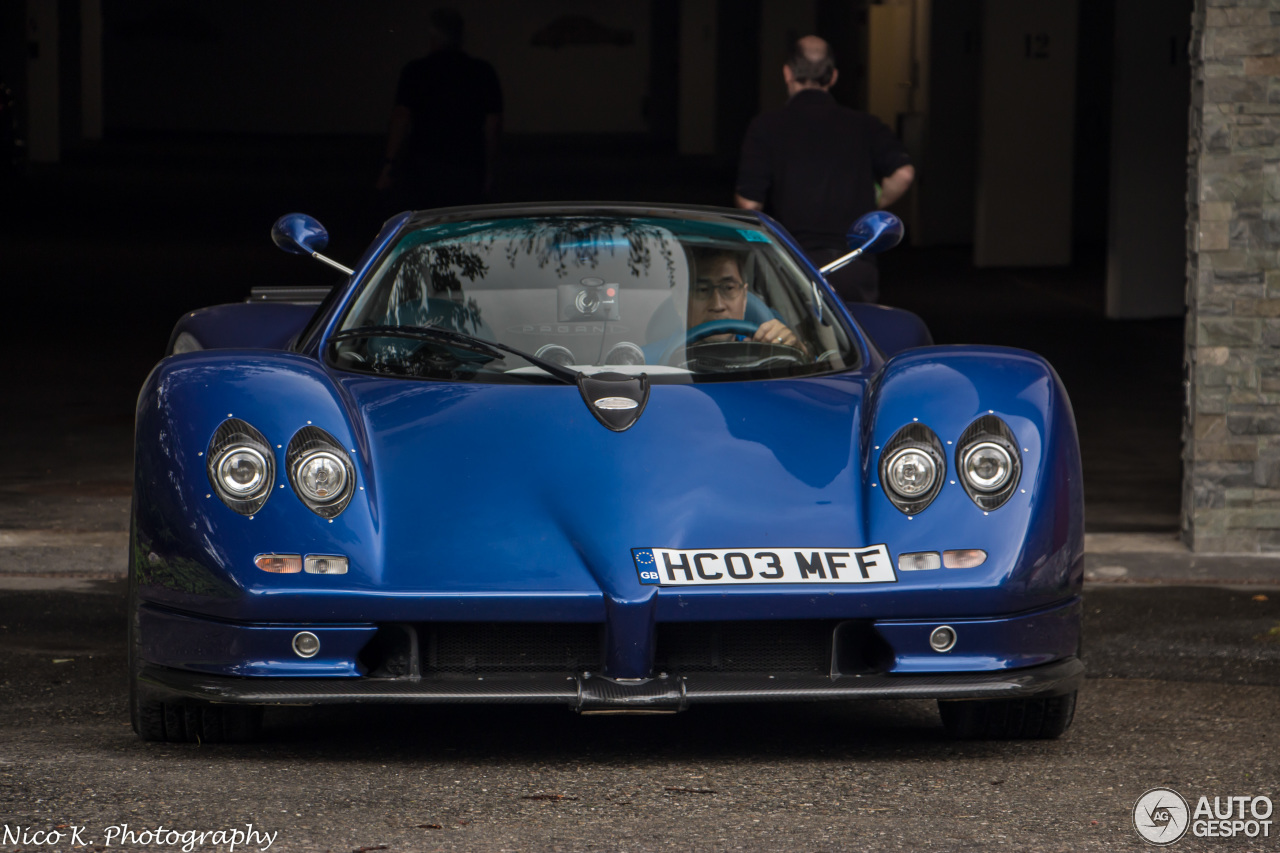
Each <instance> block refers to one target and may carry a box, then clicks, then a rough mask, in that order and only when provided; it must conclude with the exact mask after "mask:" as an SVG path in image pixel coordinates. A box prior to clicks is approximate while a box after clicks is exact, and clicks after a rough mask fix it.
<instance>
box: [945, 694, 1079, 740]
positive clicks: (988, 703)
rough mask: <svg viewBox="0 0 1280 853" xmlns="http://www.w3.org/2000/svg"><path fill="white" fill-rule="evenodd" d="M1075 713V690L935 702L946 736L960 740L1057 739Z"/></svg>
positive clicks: (1069, 724)
mask: <svg viewBox="0 0 1280 853" xmlns="http://www.w3.org/2000/svg"><path fill="white" fill-rule="evenodd" d="M1075 711H1076V691H1074V690H1073V691H1071V692H1070V693H1064V694H1062V695H1061V696H1044V697H1033V698H1030V699H979V700H944V699H939V700H938V712H939V713H940V714H941V715H942V725H943V728H945V729H946V730H947V734H949V735H951V736H952V737H954V738H961V739H963V740H1020V739H1032V738H1041V739H1052V738H1056V737H1061V736H1062V734H1063V733H1064V732H1065V731H1066V730H1067V729H1068V728H1069V727H1070V726H1071V720H1072V718H1073V717H1074V716H1075Z"/></svg>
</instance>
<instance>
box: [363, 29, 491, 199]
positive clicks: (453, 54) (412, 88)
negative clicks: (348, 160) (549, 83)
mask: <svg viewBox="0 0 1280 853" xmlns="http://www.w3.org/2000/svg"><path fill="white" fill-rule="evenodd" d="M429 20H430V28H429V29H428V33H427V44H428V46H429V52H428V54H427V55H426V56H425V57H423V58H422V59H417V60H414V61H413V62H410V63H409V64H408V65H406V66H405V67H404V70H403V71H401V72H400V83H399V85H398V86H397V87H396V105H395V108H394V109H393V110H392V111H391V130H390V133H389V136H388V139H387V159H386V162H385V163H383V167H382V173H381V174H380V175H379V176H378V182H377V188H378V189H379V190H383V191H387V192H389V194H390V195H391V199H390V201H391V202H393V203H394V204H395V205H396V206H397V208H402V207H403V208H427V207H448V206H450V205H457V204H475V203H477V202H480V201H482V200H484V197H485V196H486V195H488V193H489V191H490V190H491V189H492V186H493V179H494V169H495V166H496V164H497V155H498V135H499V134H500V133H501V131H502V88H501V87H500V86H499V84H498V75H497V74H496V73H495V72H494V70H493V66H492V65H490V64H489V63H487V62H484V61H483V60H480V59H475V58H473V57H470V56H468V55H467V54H465V53H463V52H462V49H461V45H462V16H461V15H459V14H458V13H457V12H456V11H454V10H452V9H437V10H435V11H433V12H432V13H431V17H430V19H429Z"/></svg>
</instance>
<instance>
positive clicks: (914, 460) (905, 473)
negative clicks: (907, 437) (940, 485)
mask: <svg viewBox="0 0 1280 853" xmlns="http://www.w3.org/2000/svg"><path fill="white" fill-rule="evenodd" d="M885 474H886V476H885V484H886V485H888V487H889V488H891V489H893V490H894V492H896V493H897V494H898V496H899V497H902V498H906V499H908V500H912V499H915V498H919V497H921V496H922V495H926V494H928V493H929V490H930V489H932V488H933V487H934V485H935V484H936V483H937V482H938V466H937V463H935V462H934V461H933V457H932V456H930V455H929V454H928V453H927V452H925V451H924V450H922V449H920V448H918V447H905V448H903V449H902V450H899V451H898V452H896V453H894V454H893V456H892V457H890V458H889V463H888V464H887V465H886V466H885Z"/></svg>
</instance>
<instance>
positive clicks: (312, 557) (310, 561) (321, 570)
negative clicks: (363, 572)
mask: <svg viewBox="0 0 1280 853" xmlns="http://www.w3.org/2000/svg"><path fill="white" fill-rule="evenodd" d="M303 568H304V569H306V571H307V574H312V575H345V574H346V573H347V558H346V557H330V556H325V555H323V554H308V555H307V559H306V561H305V563H304V564H303Z"/></svg>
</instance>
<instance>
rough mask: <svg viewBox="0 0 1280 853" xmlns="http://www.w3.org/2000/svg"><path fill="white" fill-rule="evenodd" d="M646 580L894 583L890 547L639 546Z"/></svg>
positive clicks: (684, 582) (682, 583)
mask: <svg viewBox="0 0 1280 853" xmlns="http://www.w3.org/2000/svg"><path fill="white" fill-rule="evenodd" d="M631 556H632V558H633V559H634V560H635V563H636V571H637V572H638V573H639V574H640V583H644V584H655V585H657V586H709V585H724V584H762V583H894V582H896V581H897V580H898V577H897V575H896V574H894V571H893V563H892V562H891V561H890V559H889V548H888V546H886V545H867V546H864V547H862V548H736V549H735V548H724V549H714V548H707V549H703V550H693V549H688V550H676V549H673V548H633V549H631Z"/></svg>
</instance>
